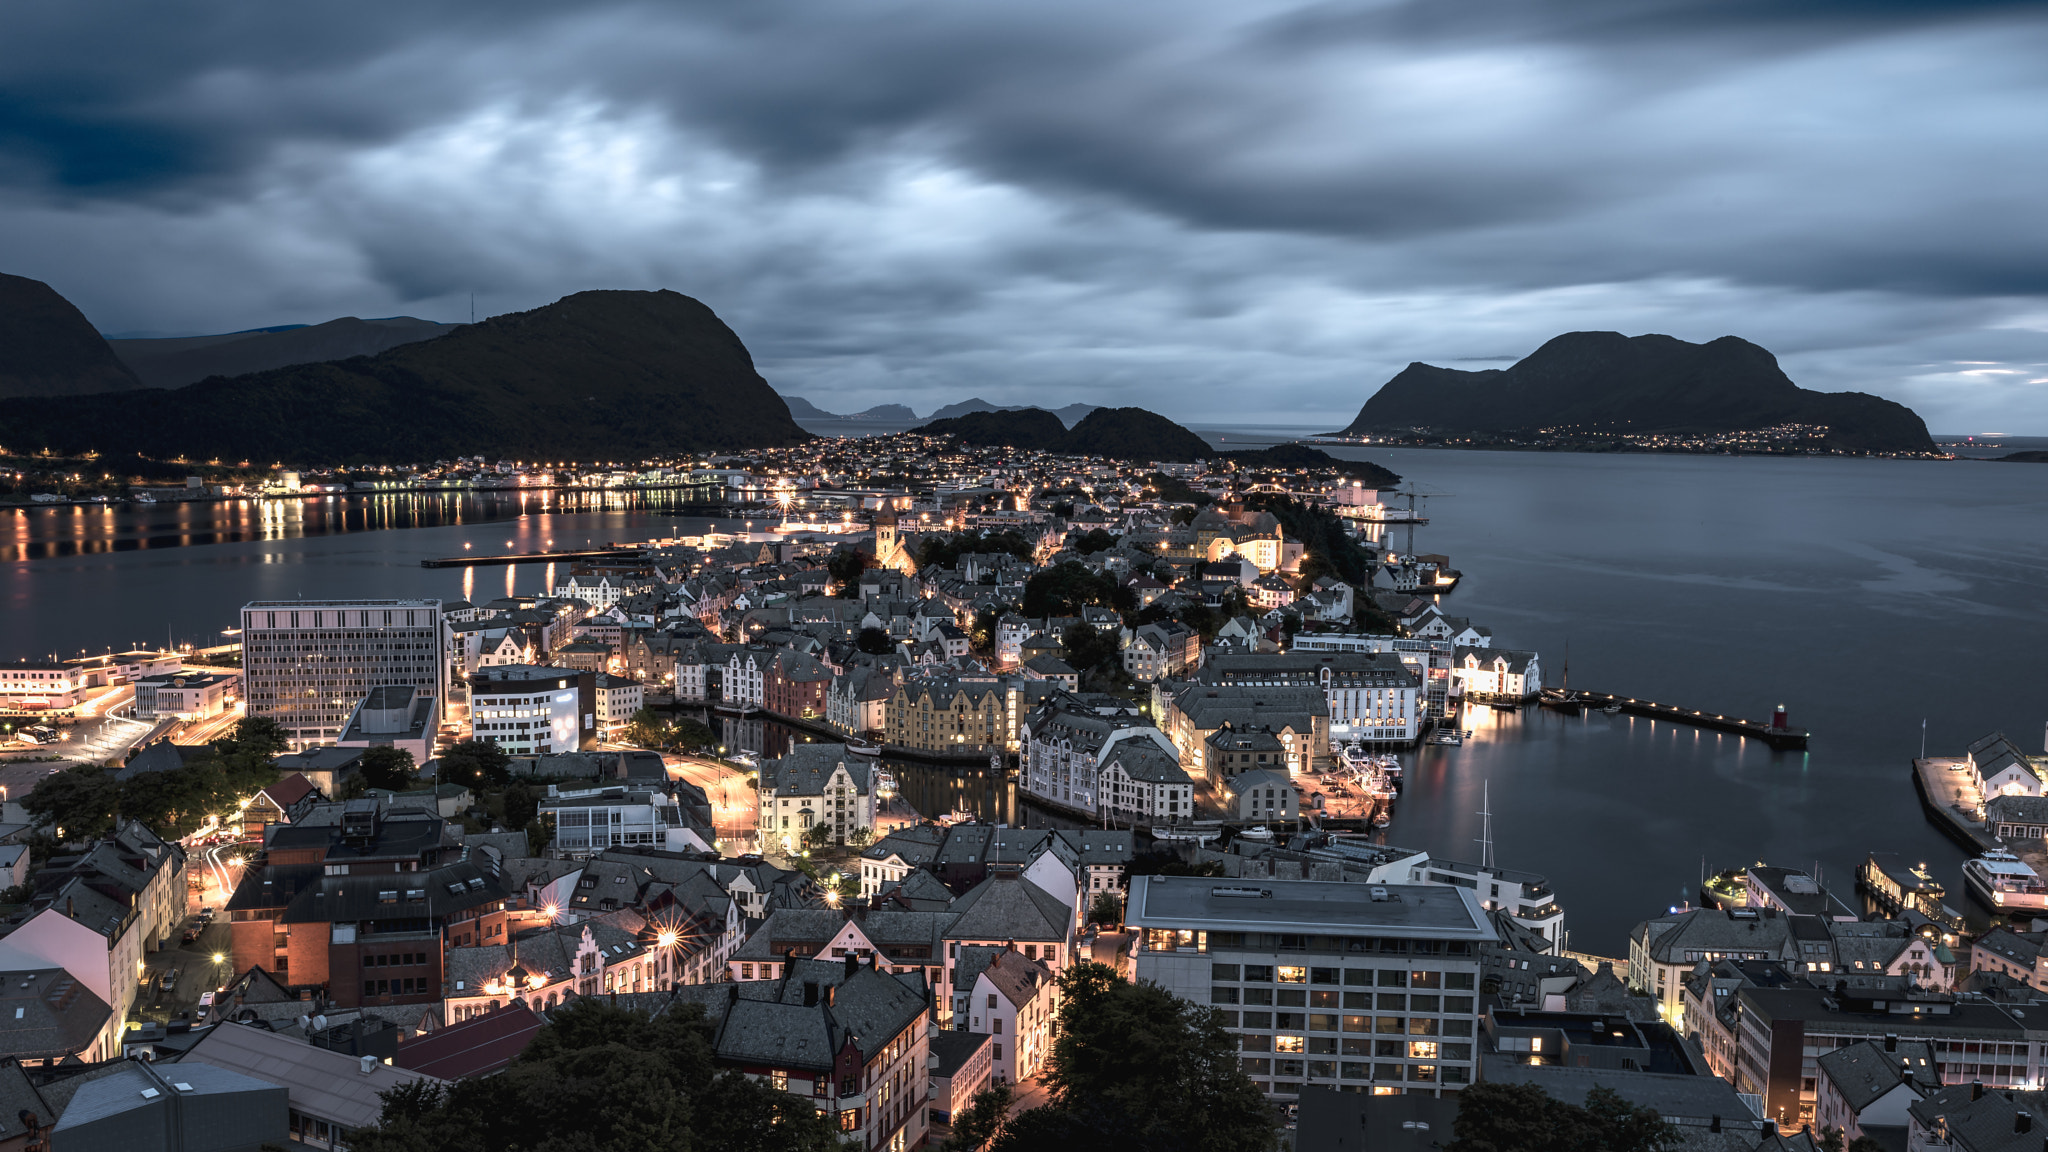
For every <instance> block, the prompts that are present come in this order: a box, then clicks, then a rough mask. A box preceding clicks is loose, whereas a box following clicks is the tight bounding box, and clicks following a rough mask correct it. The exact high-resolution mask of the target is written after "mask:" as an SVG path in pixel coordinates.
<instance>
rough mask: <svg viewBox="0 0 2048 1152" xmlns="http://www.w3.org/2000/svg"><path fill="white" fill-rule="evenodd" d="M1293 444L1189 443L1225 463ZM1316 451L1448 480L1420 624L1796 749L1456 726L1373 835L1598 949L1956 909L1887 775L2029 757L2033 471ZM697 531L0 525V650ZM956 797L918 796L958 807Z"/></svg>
mask: <svg viewBox="0 0 2048 1152" xmlns="http://www.w3.org/2000/svg"><path fill="white" fill-rule="evenodd" d="M1306 431H1310V430H1307V429H1294V430H1278V429H1242V430H1229V429H1225V430H1222V431H1221V432H1217V431H1215V430H1209V431H1208V434H1210V435H1211V436H1212V437H1214V436H1227V437H1228V439H1227V441H1226V442H1225V443H1223V444H1222V445H1221V446H1222V447H1225V448H1235V447H1237V446H1239V445H1240V444H1243V445H1245V446H1248V447H1249V446H1257V445H1258V444H1259V443H1261V442H1271V441H1273V440H1275V439H1282V438H1285V437H1286V436H1290V435H1301V434H1303V433H1304V432H1306ZM1336 451H1337V453H1338V454H1340V455H1346V456H1357V457H1363V458H1369V459H1372V460H1375V461H1378V462H1380V463H1383V464H1385V465H1387V466H1388V467H1391V468H1392V469H1394V470H1395V471H1396V472H1399V473H1401V474H1402V475H1403V476H1404V477H1406V478H1408V479H1410V480H1413V481H1415V482H1416V483H1417V484H1418V485H1419V486H1420V487H1421V489H1422V490H1423V491H1425V492H1437V493H1447V494H1448V495H1442V496H1437V497H1432V498H1429V499H1425V500H1423V501H1422V502H1421V503H1422V506H1423V509H1424V511H1425V512H1426V513H1427V514H1428V515H1429V516H1430V517H1431V523H1430V524H1429V525H1427V526H1425V527H1422V528H1420V529H1418V530H1417V531H1416V536H1415V547H1416V548H1417V550H1419V551H1427V552H1442V553H1445V554H1447V555H1448V556H1449V557H1450V558H1451V561H1452V563H1453V565H1454V566H1455V567H1457V568H1458V569H1460V570H1461V571H1463V572H1464V574H1465V580H1464V583H1463V585H1462V586H1461V587H1460V588H1459V589H1458V590H1457V591H1456V592H1454V593H1453V594H1451V595H1450V596H1449V597H1447V598H1446V599H1445V603H1444V607H1445V609H1446V610H1447V611H1448V612H1451V613H1453V614H1456V615H1465V616H1470V617H1472V618H1473V619H1474V620H1476V621H1477V622H1479V623H1482V624H1485V625H1487V626H1489V627H1491V628H1492V629H1493V632H1494V636H1495V639H1496V643H1497V644H1499V645H1500V646H1502V647H1510V648H1534V649H1537V650H1538V651H1540V652H1541V653H1542V654H1543V659H1544V662H1545V666H1546V668H1547V670H1548V676H1549V679H1550V682H1551V683H1553V684H1555V683H1557V682H1558V681H1559V680H1560V679H1561V677H1562V674H1563V663H1564V657H1565V651H1566V646H1567V643H1569V646H1570V656H1571V682H1572V684H1573V685H1575V686H1579V687H1584V688H1591V689H1597V690H1602V691H1611V692H1619V693H1622V694H1625V695H1632V696H1638V697H1644V698H1647V699H1652V700H1659V701H1666V702H1670V703H1676V704H1680V705H1683V706H1685V707H1688V708H1701V709H1705V710H1707V711H1711V712H1726V713H1732V714H1737V715H1745V716H1749V717H1752V718H1757V719H1767V718H1768V717H1769V714H1770V710H1771V708H1772V707H1773V706H1774V705H1776V704H1779V703H1783V704H1785V705H1786V706H1787V707H1788V708H1789V709H1790V710H1791V715H1792V721H1793V723H1794V724H1797V725H1800V726H1803V727H1806V728H1810V729H1811V730H1812V731H1813V734H1814V736H1813V744H1812V747H1811V749H1810V750H1809V751H1807V752H1805V753H1789V752H1788V753H1775V752H1772V751H1770V750H1769V749H1767V748H1764V747H1761V746H1759V745H1757V744H1754V743H1750V742H1745V741H1743V740H1740V739H1738V738H1736V737H1732V736H1724V735H1717V734H1713V733H1706V732H1700V731H1697V730H1694V729H1691V728H1684V727H1674V726H1671V725H1667V724H1653V723H1651V722H1649V721H1645V720H1635V719H1630V718H1628V717H1608V716H1604V715H1599V714H1595V715H1592V716H1587V717H1580V718H1567V717H1560V716H1556V715H1552V714H1549V713H1544V712H1540V711H1535V710H1525V711H1522V712H1519V713H1513V714H1506V713H1501V714H1496V713H1493V712H1491V711H1489V710H1485V709H1481V710H1479V711H1478V713H1477V714H1476V716H1474V717H1473V718H1471V719H1470V720H1469V721H1468V726H1469V727H1471V728H1472V729H1473V730H1474V737H1473V739H1472V741H1471V742H1469V743H1468V744H1466V745H1465V746H1464V747H1462V748H1436V747H1432V748H1426V749H1423V750H1421V751H1419V752H1417V753H1413V754H1411V755H1410V756H1409V757H1408V759H1409V760H1410V761H1411V767H1410V768H1409V772H1408V777H1409V780H1408V788H1407V791H1406V793H1405V794H1404V795H1403V797H1402V801H1401V803H1400V805H1399V807H1398V810H1397V814H1396V816H1395V819H1394V823H1393V825H1392V827H1391V828H1389V829H1388V830H1387V833H1388V834H1387V839H1388V841H1389V842H1390V843H1395V844H1402V845H1412V846H1415V847H1419V848H1426V849H1429V850H1430V851H1432V852H1434V853H1437V854H1438V855H1440V856H1444V857H1449V858H1452V859H1460V858H1463V859H1476V858H1477V857H1478V855H1479V852H1480V846H1479V845H1478V844H1477V843H1476V840H1477V838H1478V837H1479V835H1480V831H1481V829H1480V823H1481V821H1480V817H1479V815H1478V813H1479V810H1480V808H1481V806H1482V796H1483V795H1490V797H1491V807H1492V811H1493V814H1494V818H1493V839H1494V843H1495V853H1496V857H1497V859H1498V861H1499V863H1501V864H1502V865H1505V866H1509V867H1516V868H1524V869H1528V870H1531V871H1538V872H1543V873H1546V874H1547V875H1548V876H1549V877H1550V879H1551V880H1552V882H1553V883H1554V884H1555V886H1556V889H1557V892H1558V896H1559V898H1560V899H1561V900H1562V901H1563V902H1564V904H1565V907H1566V910H1567V911H1566V920H1567V925H1568V927H1569V928H1570V929H1571V932H1572V944H1573V946H1574V947H1576V948H1579V949H1582V950H1587V951H1594V952H1600V953H1604V954H1608V955H1620V954H1623V953H1624V950H1625V946H1626V945H1625V938H1626V933H1627V931H1628V929H1629V927H1630V926H1631V925H1633V924H1634V923H1635V922H1636V921H1637V920H1640V919H1642V918H1643V917H1645V916H1647V915H1652V914H1655V913H1658V912H1661V911H1663V910H1664V909H1665V908H1666V907H1668V906H1670V905H1672V904H1675V903H1678V902H1679V901H1681V900H1685V899H1689V898H1694V897H1695V896H1696V885H1697V880H1698V876H1699V871H1700V861H1701V858H1702V857H1705V858H1706V860H1707V861H1708V863H1709V864H1711V865H1712V866H1713V867H1715V868H1722V867H1729V866H1733V865H1736V864H1740V863H1745V862H1749V861H1753V860H1758V859H1763V860H1768V861H1771V862H1773V863H1778V864H1784V865H1791V866H1799V867H1811V866H1812V865H1814V864H1815V863H1816V862H1817V863H1818V864H1819V865H1820V867H1821V868H1822V869H1823V872H1824V879H1825V880H1826V881H1827V882H1828V883H1829V884H1830V885H1831V886H1832V887H1834V888H1836V889H1837V891H1839V892H1840V893H1841V894H1842V895H1843V896H1844V898H1845V899H1848V900H1850V901H1852V902H1853V901H1854V892H1853V877H1854V870H1855V867H1856V864H1857V863H1858V862H1859V861H1860V860H1861V859H1862V858H1863V854H1864V853H1865V852H1866V851H1868V850H1871V849H1880V850H1887V849H1888V850H1896V851H1900V852H1904V853H1906V854H1908V855H1909V856H1911V857H1912V858H1913V859H1915V860H1916V861H1917V860H1926V861H1927V862H1928V863H1929V864H1931V865H1934V866H1935V869H1936V875H1937V877H1938V878H1939V879H1940V880H1941V881H1942V882H1943V883H1945V884H1947V885H1948V886H1949V889H1950V892H1951V893H1952V898H1951V901H1950V902H1951V903H1952V904H1953V905H1954V906H1956V907H1957V908H1959V909H1964V908H1967V907H1968V898H1967V897H1966V896H1965V895H1964V893H1963V889H1962V882H1961V875H1960V865H1961V862H1962V860H1963V859H1964V856H1963V853H1962V852H1961V850H1960V849H1958V848H1956V847H1954V846H1953V845H1952V844H1950V843H1949V842H1948V841H1947V840H1945V839H1943V838H1942V837H1941V836H1940V835H1939V834H1938V833H1937V832H1936V831H1935V830H1934V829H1933V827H1932V826H1930V825H1928V824H1927V823H1926V821H1925V819H1924V818H1923V816H1922V814H1921V812H1920V810H1919V807H1918V802H1917V799H1916V797H1915V794H1914V791H1913V787H1912V784H1911V782H1910V780H1909V779H1908V777H1907V762H1908V760H1909V759H1910V757H1912V756H1913V755H1915V754H1916V753H1917V752H1918V750H1919V746H1920V722H1921V719H1922V718H1923V717H1925V718H1926V720H1927V732H1928V749H1929V751H1930V752H1933V753H1936V754H1940V753H1954V752H1957V751H1958V750H1960V748H1961V747H1962V745H1963V744H1964V743H1965V742H1966V741H1968V740H1970V739H1972V738H1974V737H1976V736H1978V735H1981V734H1983V733H1984V732H1988V731H1991V730H1994V729H2004V730H2005V731H2007V732H2008V733H2010V734H2011V735H2013V736H2014V737H2015V738H2016V739H2018V740H2019V741H2020V742H2021V744H2022V745H2023V746H2024V747H2026V748H2028V749H2029V750H2034V749H2037V748H2039V747H2040V746H2041V744H2040V742H2041V738H2042V732H2043V722H2044V721H2048V656H2044V653H2048V597H2044V591H2048V533H2044V528H2048V466H2036V465H2024V464H1999V463H1988V462H1977V461H1958V462H1948V463H1943V462H1907V461H1884V460H1846V459H1772V458H1763V457H1700V456H1644V455H1613V456H1600V455H1580V454H1564V453H1506V452H1461V451H1427V450H1419V449H1416V450H1379V449H1337V450H1336ZM704 523H706V522H705V521H703V520H691V519H685V518H680V517H676V516H673V515H669V514H666V513H664V512H663V511H662V510H661V508H660V506H659V504H658V503H657V504H652V505H650V504H649V503H647V502H646V501H645V500H644V499H641V498H637V497H611V498H597V499H596V500H594V501H592V500H578V499H571V500H563V499H561V498H560V497H559V496H554V495H548V494H540V493H511V494H505V495H496V496H467V497H440V496H433V497H372V498H337V499H334V500H329V499H327V498H313V499H309V500H300V501H291V502H284V503H282V504H276V505H256V506H240V505H232V504H224V505H180V506H175V507H174V508H171V509H165V508H163V507H161V506H159V507H158V508H155V509H147V510H133V509H127V508H117V509H114V510H111V511H108V510H98V509H83V508H81V509H32V510H27V511H22V512H12V511H7V512H0V653H4V654H6V655H10V656H11V655H15V654H31V653H36V652H44V653H47V652H50V651H66V652H72V651H76V650H77V649H80V648H91V649H93V650H99V649H101V648H104V647H107V646H110V645H112V646H124V645H127V644H130V643H135V642H150V641H161V640H162V639H163V637H164V635H165V631H166V625H169V626H170V630H171V632H172V633H173V634H174V635H175V636H176V637H177V638H178V639H179V640H180V641H185V640H191V641H195V642H201V643H204V642H207V641H208V640H209V639H210V638H212V637H214V636H216V635H217V634H218V633H219V630H220V629H222V628H226V627H230V626H231V625H232V624H233V623H234V618H235V616H234V614H235V609H236V608H237V607H238V606H239V605H241V604H242V603H243V602H245V601H247V600H251V599H259V598H261V599H290V598H292V597H294V596H299V595H303V596H306V597H309V598H310V597H315V596H439V597H443V598H452V597H475V598H479V599H483V598H488V597H491V596H496V595H502V594H504V592H505V591H506V590H507V589H508V587H512V588H516V589H517V590H518V591H521V592H535V591H539V590H540V589H541V588H542V587H543V585H544V580H545V571H544V566H541V565H523V566H518V567H515V568H509V569H508V568H482V569H470V570H466V571H465V570H460V569H441V570H434V569H423V568H421V567H419V561H420V560H422V559H425V558H429V557H435V556H446V555H450V554H452V553H456V552H460V551H462V548H463V545H464V544H465V543H468V544H470V545H472V546H473V549H474V550H479V551H498V550H508V551H509V550H514V549H518V550H532V549H538V548H541V547H546V546H548V542H550V541H552V542H553V546H555V547H568V546H572V545H578V544H582V543H584V542H585V541H594V542H596V543H600V544H601V543H603V542H605V541H607V540H620V541H628V540H636V539H645V538H648V537H651V536H658V535H659V536H666V535H671V534H673V533H675V532H676V531H678V530H680V531H683V532H690V531H696V530H700V528H699V527H698V526H700V525H703V524H704ZM410 525H418V526H410ZM400 528H404V529H405V530H398V529H400ZM1403 539H1404V535H1403V533H1402V532H1401V530H1399V529H1397V530H1396V536H1395V540H1396V542H1397V543H1401V542H1402V541H1403ZM508 541H509V542H510V544H509V545H508ZM24 557H27V558H26V559H24ZM963 787H964V785H963ZM906 790H908V785H906ZM986 790H987V789H981V790H979V791H977V790H976V788H973V787H969V788H967V789H966V791H961V789H960V788H957V787H956V788H953V789H951V790H950V791H947V793H946V796H945V797H944V799H946V800H947V801H948V803H953V802H958V803H961V804H963V805H967V806H974V807H979V806H981V805H980V804H978V803H974V802H975V801H976V798H977V797H979V796H980V795H981V791H986ZM998 791H1000V790H998ZM956 792H957V793H959V795H958V796H955V795H954V793H956ZM926 799H928V800H929V801H930V802H931V803H933V804H938V803H939V800H940V797H939V796H938V795H937V793H934V794H933V796H931V797H928V798H926ZM945 806H946V805H940V807H941V808H943V807H945ZM1006 815H1012V816H1013V818H1015V815H1014V814H1009V813H1006Z"/></svg>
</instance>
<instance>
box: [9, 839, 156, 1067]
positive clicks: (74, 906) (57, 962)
mask: <svg viewBox="0 0 2048 1152" xmlns="http://www.w3.org/2000/svg"><path fill="white" fill-rule="evenodd" d="M29 881H30V884H31V891H30V894H29V898H28V901H27V903H26V904H25V905H24V906H23V907H22V908H21V910H20V911H19V912H17V913H16V914H15V918H14V919H13V920H12V921H11V922H10V923H8V924H5V925H0V971H5V972H31V971H38V970H42V969H48V968H61V969H63V970H64V971H65V972H68V973H69V974H70V975H71V976H72V977H74V978H75V979H76V980H77V981H78V982H79V984H80V985H82V986H83V988H84V989H85V990H86V991H88V992H91V993H92V994H93V995H94V996H97V997H98V998H99V999H100V1001H101V1002H102V1003H105V1004H106V1005H107V1006H108V1007H110V1008H111V1009H112V1010H113V1016H114V1019H115V1020H116V1021H125V1020H126V1019H127V1018H128V1011H129V1009H130V1008H132V1007H133V1006H134V1005H135V1001H136V997H137V996H138V994H139V993H140V987H139V985H138V980H139V979H140V978H141V976H142V974H143V973H144V972H145V971H146V970H147V964H146V962H145V959H144V957H145V955H146V954H147V953H149V952H153V951H156V950H157V949H159V948H161V947H163V946H164V945H165V944H166V943H167V942H168V941H169V940H170V939H171V937H172V935H173V934H174V933H176V932H177V930H178V926H179V925H180V924H181V923H183V921H184V917H185V893H186V886H185V850H184V849H182V848H180V847H179V846H178V845H177V844H175V843H171V842H168V841H166V840H164V839H162V838H161V837H159V836H157V835H156V834H155V833H153V832H151V831H150V830H149V829H147V828H145V827H143V826H142V825H141V824H140V823H139V822H137V821H134V820H128V821H124V822H123V823H122V824H121V825H120V826H119V827H117V828H116V829H114V831H113V832H112V833H110V834H108V835H107V836H104V837H101V838H100V839H97V840H92V841H88V842H87V843H86V844H84V845H83V846H81V847H78V848H75V849H60V850H59V854H57V855H53V856H51V857H50V859H49V860H48V861H46V862H45V863H44V864H43V866H42V867H41V868H40V869H38V870H37V871H36V872H34V873H33V874H32V875H31V876H30V878H29ZM114 1054H116V1055H118V1054H119V1053H118V1051H116V1052H115V1053H114Z"/></svg>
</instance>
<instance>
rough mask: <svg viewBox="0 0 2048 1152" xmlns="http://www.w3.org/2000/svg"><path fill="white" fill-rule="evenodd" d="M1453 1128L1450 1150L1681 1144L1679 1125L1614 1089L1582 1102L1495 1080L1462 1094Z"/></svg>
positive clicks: (1537, 1151) (1638, 1148)
mask: <svg viewBox="0 0 2048 1152" xmlns="http://www.w3.org/2000/svg"><path fill="white" fill-rule="evenodd" d="M1453 1131H1455V1132H1456V1134H1457V1137H1458V1138H1457V1139H1456V1140H1454V1141H1452V1142H1451V1143H1449V1144H1447V1145H1445V1148H1446V1150H1447V1152H1580V1150H1581V1149H1598V1150H1599V1152H1663V1150H1664V1149H1668V1148H1675V1147H1677V1146H1678V1144H1679V1134H1678V1129H1677V1128H1675V1127H1674V1126H1672V1125H1670V1124H1668V1123H1665V1122H1664V1120H1663V1119H1662V1118H1661V1117H1659V1116H1658V1115H1657V1113H1656V1112H1655V1111H1654V1110H1653V1109H1649V1108H1638V1107H1636V1106H1634V1105H1632V1104H1630V1103H1629V1102H1628V1101H1626V1100H1623V1099H1622V1098H1621V1096H1620V1095H1619V1094H1617V1093H1616V1092H1614V1091H1613V1090H1612V1089H1609V1088H1595V1089H1593V1090H1592V1091H1591V1092H1588V1093H1587V1094H1586V1104H1585V1106H1584V1107H1580V1106H1578V1105H1576V1104H1568V1103H1565V1102H1564V1101H1562V1100H1559V1099H1557V1098H1555V1097H1553V1096H1551V1095H1550V1094H1549V1093H1547V1092H1545V1091H1544V1090H1543V1089H1541V1088H1539V1087H1536V1086H1535V1085H1533V1084H1503V1083H1497V1082H1492V1081H1482V1082H1480V1083H1477V1084H1473V1085H1470V1086H1468V1087H1466V1088H1465V1089H1464V1090H1463V1091H1461V1092H1459V1093H1458V1118H1457V1121H1456V1122H1455V1123H1454V1125H1453Z"/></svg>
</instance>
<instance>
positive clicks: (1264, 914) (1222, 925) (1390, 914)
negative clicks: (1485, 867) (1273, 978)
mask: <svg viewBox="0 0 2048 1152" xmlns="http://www.w3.org/2000/svg"><path fill="white" fill-rule="evenodd" d="M1374 887H1375V888H1382V889H1384V890H1385V891H1386V893H1387V896H1388V899H1386V900H1374V899H1372V898H1371V894H1370V892H1369V891H1368V890H1367V889H1366V888H1365V886H1364V885H1359V884H1330V883H1324V882H1321V881H1314V880H1259V881H1257V882H1256V883H1254V882H1251V881H1245V882H1232V881H1221V880H1217V879H1214V878H1210V877H1199V876H1197V877H1180V876H1134V877H1132V878H1131V896H1130V905H1129V911H1128V912H1127V913H1126V915H1125V919H1126V920H1127V921H1128V922H1129V923H1130V924H1132V925H1134V926H1138V927H1144V928H1200V929H1204V930H1207V931H1210V932H1215V931H1229V930H1232V929H1237V928H1244V929H1248V930H1253V931H1287V930H1289V929H1290V928H1292V929H1293V930H1295V931H1302V932H1316V933H1332V932H1337V933H1350V932H1359V933H1369V934H1371V935H1375V936H1409V937H1416V936H1420V937H1425V938H1436V939H1458V938H1462V939H1467V940H1473V941H1479V942H1487V941H1491V940H1493V939H1494V933H1493V926H1492V925H1491V924H1490V923H1489V922H1488V920H1487V917H1486V911H1485V909H1483V908H1481V907H1480V906H1479V900H1478V897H1476V896H1475V895H1473V893H1472V892H1471V890H1470V889H1466V888H1455V887H1437V886H1431V885H1420V884H1386V885H1375V886H1374Z"/></svg>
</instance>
